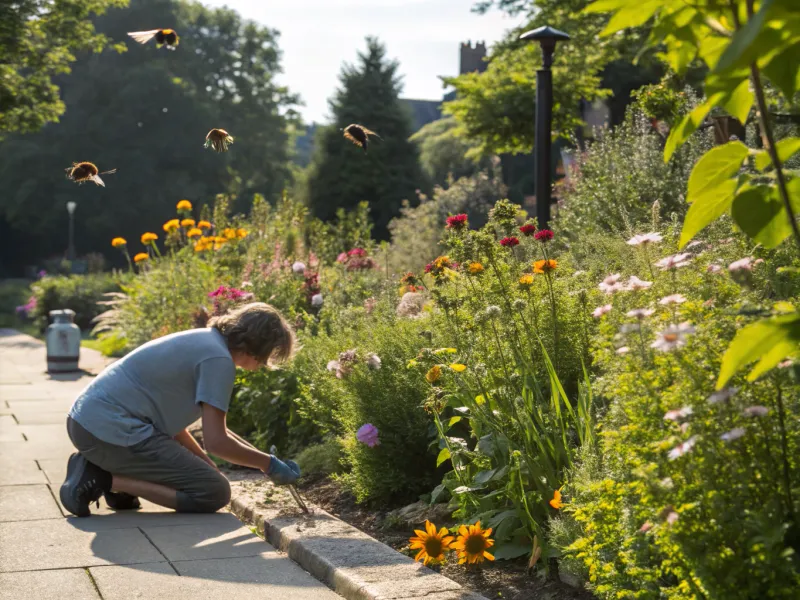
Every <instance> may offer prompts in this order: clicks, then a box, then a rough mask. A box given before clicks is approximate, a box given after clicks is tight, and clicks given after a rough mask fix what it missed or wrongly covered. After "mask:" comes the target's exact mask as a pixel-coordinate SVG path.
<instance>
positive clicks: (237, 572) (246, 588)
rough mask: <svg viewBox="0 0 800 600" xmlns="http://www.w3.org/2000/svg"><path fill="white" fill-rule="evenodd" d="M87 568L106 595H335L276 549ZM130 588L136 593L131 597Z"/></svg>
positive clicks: (319, 599) (286, 598) (274, 598)
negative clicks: (256, 553) (234, 555)
mask: <svg viewBox="0 0 800 600" xmlns="http://www.w3.org/2000/svg"><path fill="white" fill-rule="evenodd" d="M174 566H175V569H177V570H178V572H179V573H180V576H179V575H177V574H176V573H175V571H174V570H172V568H170V566H169V565H168V564H165V563H156V564H152V565H136V566H133V567H96V568H92V569H90V571H91V573H92V576H93V577H94V579H95V581H96V582H97V587H98V588H99V589H100V593H101V594H102V595H103V599H104V600H128V599H129V598H134V597H136V598H147V599H148V600H150V599H152V600H197V599H198V598H215V599H216V598H231V599H233V598H237V599H238V598H242V599H244V598H247V599H248V600H251V599H252V600H299V599H308V598H313V599H314V600H333V599H335V598H338V597H339V596H337V595H336V594H335V593H333V592H332V591H331V590H329V589H328V588H326V587H325V586H324V585H323V584H321V583H320V582H319V581H317V580H315V579H313V578H311V577H310V576H309V575H308V573H306V572H305V571H303V570H302V569H301V568H300V567H298V566H297V565H296V564H295V563H293V562H292V561H290V560H288V559H287V558H285V557H281V556H278V555H277V554H276V553H274V552H272V553H268V554H262V555H259V556H251V557H245V558H234V559H230V558H229V559H212V560H196V561H191V562H180V563H175V565H174ZM131 589H136V590H137V592H138V593H139V594H140V595H136V596H134V595H133V594H132V593H131Z"/></svg>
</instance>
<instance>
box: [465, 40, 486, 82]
mask: <svg viewBox="0 0 800 600" xmlns="http://www.w3.org/2000/svg"><path fill="white" fill-rule="evenodd" d="M485 57H486V42H475V47H474V48H473V47H472V41H471V40H468V41H467V43H466V44H465V43H463V42H462V43H461V65H460V74H461V75H464V74H465V73H473V72H475V71H477V72H478V73H483V72H484V71H485V70H486V67H487V66H488V65H489V63H487V62H486V61H485V60H483V59H484V58H485Z"/></svg>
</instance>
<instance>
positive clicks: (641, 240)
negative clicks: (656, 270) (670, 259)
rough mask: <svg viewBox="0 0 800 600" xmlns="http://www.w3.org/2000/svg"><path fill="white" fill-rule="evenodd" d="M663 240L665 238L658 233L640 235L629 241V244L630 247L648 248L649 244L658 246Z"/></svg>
mask: <svg viewBox="0 0 800 600" xmlns="http://www.w3.org/2000/svg"><path fill="white" fill-rule="evenodd" d="M662 239H664V238H663V237H661V234H660V233H656V232H651V233H642V234H639V235H635V236H633V237H632V238H631V239H629V240H628V244H629V245H630V246H646V245H647V244H657V243H658V242H660V241H661V240H662Z"/></svg>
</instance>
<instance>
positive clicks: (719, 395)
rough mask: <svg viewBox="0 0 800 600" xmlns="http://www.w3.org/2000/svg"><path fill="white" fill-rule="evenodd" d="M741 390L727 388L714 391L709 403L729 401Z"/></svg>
mask: <svg viewBox="0 0 800 600" xmlns="http://www.w3.org/2000/svg"><path fill="white" fill-rule="evenodd" d="M738 391H739V388H735V387H732V388H725V389H722V390H719V391H718V392H714V393H713V394H711V395H710V396H709V397H708V403H709V404H719V403H720V402H727V401H728V400H730V399H731V398H733V397H734V396H735V395H736V392H738Z"/></svg>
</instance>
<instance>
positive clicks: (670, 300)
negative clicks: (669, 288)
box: [658, 294, 686, 306]
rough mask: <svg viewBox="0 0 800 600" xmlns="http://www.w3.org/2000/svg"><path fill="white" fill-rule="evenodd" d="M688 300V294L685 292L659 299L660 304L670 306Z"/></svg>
mask: <svg viewBox="0 0 800 600" xmlns="http://www.w3.org/2000/svg"><path fill="white" fill-rule="evenodd" d="M684 302H686V296H684V295H683V294H672V295H671V296H664V297H663V298H662V299H661V300H659V301H658V303H659V304H663V305H664V306H669V305H671V304H683V303H684Z"/></svg>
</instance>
